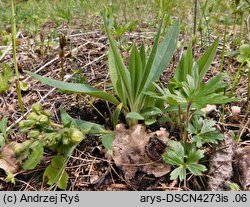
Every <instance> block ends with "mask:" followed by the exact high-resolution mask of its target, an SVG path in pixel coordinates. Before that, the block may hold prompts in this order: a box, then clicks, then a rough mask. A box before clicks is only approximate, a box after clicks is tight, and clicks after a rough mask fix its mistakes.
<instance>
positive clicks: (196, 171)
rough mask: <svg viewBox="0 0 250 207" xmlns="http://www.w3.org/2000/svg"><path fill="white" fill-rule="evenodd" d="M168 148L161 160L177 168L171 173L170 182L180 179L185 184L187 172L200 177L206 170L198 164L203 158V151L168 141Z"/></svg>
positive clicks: (189, 145) (188, 145) (192, 146)
mask: <svg viewBox="0 0 250 207" xmlns="http://www.w3.org/2000/svg"><path fill="white" fill-rule="evenodd" d="M168 144H169V148H168V150H167V151H166V153H165V154H164V155H163V160H164V161H165V162H166V163H168V164H170V165H172V166H176V167H177V168H176V169H175V170H173V171H172V172H171V177H170V179H171V180H174V179H176V178H178V177H179V178H180V180H181V181H182V180H184V181H185V182H186V174H187V170H189V171H190V172H191V173H192V174H193V175H201V173H202V172H204V171H206V170H207V168H206V167H205V166H204V165H201V164H198V162H199V161H200V159H201V158H203V157H204V151H202V150H197V149H196V148H195V146H194V145H192V144H187V143H186V144H182V143H180V142H176V141H170V142H169V143H168Z"/></svg>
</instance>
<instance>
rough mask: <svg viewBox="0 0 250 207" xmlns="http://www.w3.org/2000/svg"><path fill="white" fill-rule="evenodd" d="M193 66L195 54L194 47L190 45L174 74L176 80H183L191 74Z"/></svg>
mask: <svg viewBox="0 0 250 207" xmlns="http://www.w3.org/2000/svg"><path fill="white" fill-rule="evenodd" d="M192 68H193V55H192V48H191V47H188V49H187V51H186V52H185V53H184V54H183V56H182V58H181V60H180V62H179V64H178V66H177V69H176V71H175V74H174V80H175V81H177V82H182V81H185V80H186V76H187V75H188V74H189V75H191V73H192Z"/></svg>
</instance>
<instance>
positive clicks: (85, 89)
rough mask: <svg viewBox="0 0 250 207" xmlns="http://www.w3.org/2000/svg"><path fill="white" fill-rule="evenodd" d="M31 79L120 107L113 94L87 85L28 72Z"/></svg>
mask: <svg viewBox="0 0 250 207" xmlns="http://www.w3.org/2000/svg"><path fill="white" fill-rule="evenodd" d="M26 72H27V73H28V74H29V75H30V76H31V77H33V78H35V79H37V80H39V81H41V82H42V83H45V84H47V85H49V86H52V87H55V88H58V89H61V90H63V91H68V92H73V93H84V94H88V95H91V96H94V97H97V98H101V99H103V100H106V101H108V102H110V103H113V104H115V105H118V104H119V103H120V102H119V101H118V100H117V99H116V98H115V97H114V96H112V95H111V94H109V93H106V92H105V91H101V90H98V89H96V88H94V87H92V86H90V85H87V84H79V83H67V82H63V81H58V80H54V79H51V78H47V77H43V76H40V75H38V74H35V73H32V72H29V71H26Z"/></svg>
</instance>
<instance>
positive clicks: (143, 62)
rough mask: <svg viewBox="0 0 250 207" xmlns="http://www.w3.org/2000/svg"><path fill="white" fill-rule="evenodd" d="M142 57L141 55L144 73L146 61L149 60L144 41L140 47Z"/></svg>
mask: <svg viewBox="0 0 250 207" xmlns="http://www.w3.org/2000/svg"><path fill="white" fill-rule="evenodd" d="M140 57H141V63H142V73H143V72H144V69H145V67H146V61H147V56H146V51H145V45H144V44H143V43H142V46H141V48H140Z"/></svg>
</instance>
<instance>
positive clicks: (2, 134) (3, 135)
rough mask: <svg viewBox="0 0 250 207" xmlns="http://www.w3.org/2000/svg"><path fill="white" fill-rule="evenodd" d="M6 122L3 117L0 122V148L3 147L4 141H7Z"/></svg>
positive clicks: (6, 119)
mask: <svg viewBox="0 0 250 207" xmlns="http://www.w3.org/2000/svg"><path fill="white" fill-rule="evenodd" d="M7 122H8V118H7V117H6V116H4V117H3V118H2V119H1V121H0V148H2V147H3V146H4V145H5V140H6V139H7V136H8V133H7Z"/></svg>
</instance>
